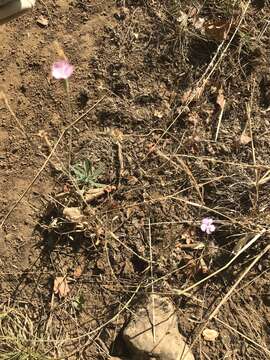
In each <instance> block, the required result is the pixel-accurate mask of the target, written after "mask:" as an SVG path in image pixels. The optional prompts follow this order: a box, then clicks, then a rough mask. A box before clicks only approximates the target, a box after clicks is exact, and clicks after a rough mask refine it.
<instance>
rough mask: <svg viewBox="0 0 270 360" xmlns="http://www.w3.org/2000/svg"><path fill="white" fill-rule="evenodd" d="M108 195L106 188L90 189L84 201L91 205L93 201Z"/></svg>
mask: <svg viewBox="0 0 270 360" xmlns="http://www.w3.org/2000/svg"><path fill="white" fill-rule="evenodd" d="M105 193H106V190H105V188H101V189H89V190H88V191H87V192H86V193H85V195H84V200H85V201H86V202H87V203H90V202H91V201H93V200H96V199H98V198H99V197H101V196H102V195H104V194H105Z"/></svg>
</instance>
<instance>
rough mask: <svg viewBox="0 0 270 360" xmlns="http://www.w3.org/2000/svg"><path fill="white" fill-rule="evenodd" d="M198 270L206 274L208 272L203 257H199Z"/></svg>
mask: <svg viewBox="0 0 270 360" xmlns="http://www.w3.org/2000/svg"><path fill="white" fill-rule="evenodd" d="M199 267H200V271H201V272H202V273H203V274H207V273H208V267H207V265H206V262H205V261H204V259H203V258H200V265H199Z"/></svg>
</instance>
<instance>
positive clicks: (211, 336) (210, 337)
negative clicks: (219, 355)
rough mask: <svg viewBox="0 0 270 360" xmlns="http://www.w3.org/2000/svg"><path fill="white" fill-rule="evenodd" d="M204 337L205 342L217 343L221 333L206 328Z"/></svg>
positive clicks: (203, 333)
mask: <svg viewBox="0 0 270 360" xmlns="http://www.w3.org/2000/svg"><path fill="white" fill-rule="evenodd" d="M202 336H203V338H204V340H205V341H215V340H216V339H217V338H218V336H219V333H218V332H217V331H216V330H213V329H208V328H206V329H204V330H203V332H202Z"/></svg>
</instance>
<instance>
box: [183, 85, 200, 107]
mask: <svg viewBox="0 0 270 360" xmlns="http://www.w3.org/2000/svg"><path fill="white" fill-rule="evenodd" d="M205 84H206V82H204V83H203V84H202V85H201V86H197V87H196V88H195V89H191V88H190V89H187V90H186V91H185V92H184V94H183V95H182V96H181V98H180V101H181V103H182V104H186V103H189V102H191V101H195V100H198V99H199V98H200V97H201V96H202V93H203V90H204V88H205Z"/></svg>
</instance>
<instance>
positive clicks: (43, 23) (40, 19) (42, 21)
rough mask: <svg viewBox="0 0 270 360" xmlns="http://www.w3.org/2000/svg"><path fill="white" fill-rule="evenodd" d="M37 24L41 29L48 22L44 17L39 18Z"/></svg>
mask: <svg viewBox="0 0 270 360" xmlns="http://www.w3.org/2000/svg"><path fill="white" fill-rule="evenodd" d="M37 24H38V25H40V26H42V27H47V26H48V25H49V20H48V19H47V18H45V17H44V16H40V17H39V18H38V19H37Z"/></svg>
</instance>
